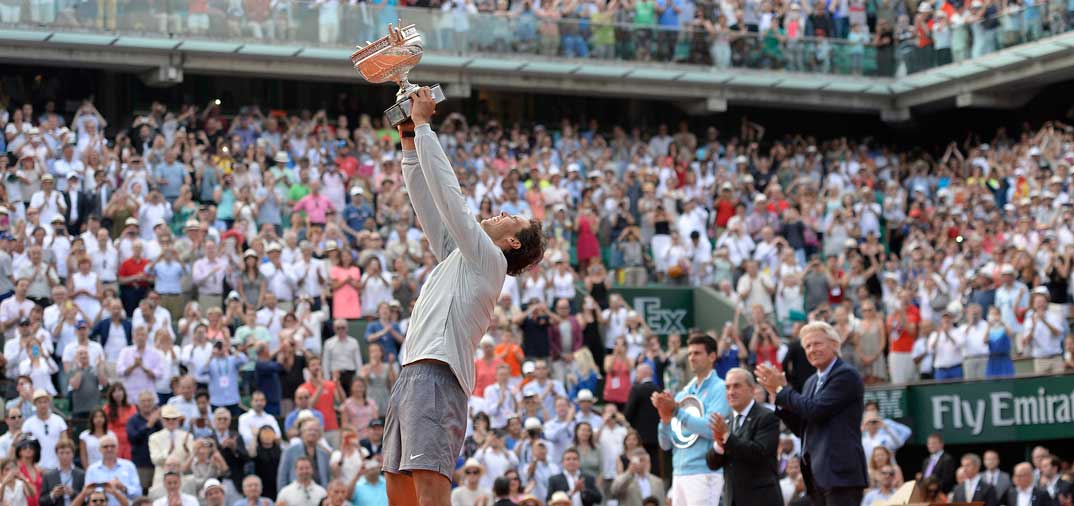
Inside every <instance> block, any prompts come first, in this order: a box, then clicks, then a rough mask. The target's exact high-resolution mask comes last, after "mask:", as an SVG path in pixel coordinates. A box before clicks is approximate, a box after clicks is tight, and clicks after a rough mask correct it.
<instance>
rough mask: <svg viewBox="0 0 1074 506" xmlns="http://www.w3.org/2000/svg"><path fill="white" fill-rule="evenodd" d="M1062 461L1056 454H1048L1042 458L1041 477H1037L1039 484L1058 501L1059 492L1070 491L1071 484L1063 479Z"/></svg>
mask: <svg viewBox="0 0 1074 506" xmlns="http://www.w3.org/2000/svg"><path fill="white" fill-rule="evenodd" d="M1060 465H1061V462H1060V461H1059V457H1056V456H1055V455H1051V454H1049V455H1047V456H1046V457H1044V458H1042V459H1041V460H1040V477H1039V478H1038V479H1037V486H1038V487H1040V488H1042V489H1044V491H1045V492H1047V493H1048V497H1051V498H1052V500H1054V501H1055V502H1056V503H1058V502H1059V493H1060V492H1065V491H1069V490H1070V488H1071V484H1070V482H1068V481H1064V480H1063V476H1062V474H1060V471H1061V468H1060Z"/></svg>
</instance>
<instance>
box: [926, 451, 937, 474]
mask: <svg viewBox="0 0 1074 506" xmlns="http://www.w3.org/2000/svg"><path fill="white" fill-rule="evenodd" d="M937 460H940V457H939V455H933V457H932V458H931V459H929V465H928V467H926V468H925V475H924V476H925V477H926V478H928V477H929V476H932V468H934V467H936V461H937Z"/></svg>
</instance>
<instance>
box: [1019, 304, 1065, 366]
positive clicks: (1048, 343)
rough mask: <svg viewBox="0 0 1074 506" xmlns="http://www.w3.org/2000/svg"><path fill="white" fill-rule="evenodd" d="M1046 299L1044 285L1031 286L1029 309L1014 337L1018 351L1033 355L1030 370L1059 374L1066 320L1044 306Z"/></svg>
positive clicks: (1061, 363)
mask: <svg viewBox="0 0 1074 506" xmlns="http://www.w3.org/2000/svg"><path fill="white" fill-rule="evenodd" d="M1048 301H1049V293H1048V288H1047V287H1044V286H1039V287H1037V288H1034V289H1033V294H1032V298H1031V300H1030V305H1031V309H1030V310H1029V311H1027V312H1026V315H1025V321H1024V322H1023V326H1024V331H1023V332H1022V335H1021V337H1020V338H1019V340H1018V344H1019V345H1020V346H1021V349H1022V353H1023V354H1026V355H1029V356H1030V357H1033V372H1035V373H1036V374H1060V373H1062V372H1063V367H1064V366H1063V338H1064V337H1065V336H1066V334H1067V327H1066V321H1065V320H1064V319H1063V317H1062V316H1060V315H1059V314H1057V313H1056V312H1055V311H1049V310H1048Z"/></svg>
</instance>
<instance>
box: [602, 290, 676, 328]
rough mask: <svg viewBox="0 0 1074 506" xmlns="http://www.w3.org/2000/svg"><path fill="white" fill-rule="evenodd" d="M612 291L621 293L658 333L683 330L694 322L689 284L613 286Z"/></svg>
mask: <svg viewBox="0 0 1074 506" xmlns="http://www.w3.org/2000/svg"><path fill="white" fill-rule="evenodd" d="M612 293H618V294H619V295H622V296H623V300H624V301H625V302H626V304H627V305H628V306H630V307H631V308H633V309H634V310H635V311H637V312H638V314H639V315H641V317H642V320H643V321H644V322H645V324H646V325H648V326H649V328H651V329H652V330H653V333H655V334H657V335H659V336H667V335H668V334H674V333H679V334H686V331H688V330H689V329H690V327H693V325H694V312H693V309H694V291H693V290H692V289H690V288H626V287H616V288H613V289H612Z"/></svg>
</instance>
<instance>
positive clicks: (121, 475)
mask: <svg viewBox="0 0 1074 506" xmlns="http://www.w3.org/2000/svg"><path fill="white" fill-rule="evenodd" d="M112 443H113V444H115V441H112ZM112 480H119V482H120V483H122V484H123V486H124V487H126V488H127V492H126V496H127V499H134V498H137V497H140V496H141V495H142V484H141V482H140V481H138V468H136V467H134V463H132V462H131V461H129V460H127V459H118V458H117V459H116V461H115V464H113V465H112V466H107V465H105V463H104V460H100V461H97V462H94V463H93V464H90V466H89V468H88V469H86V479H85V482H86V483H107V482H110V481H112ZM108 506H119V501H117V500H116V498H115V497H112V496H111V495H109V496H108Z"/></svg>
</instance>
